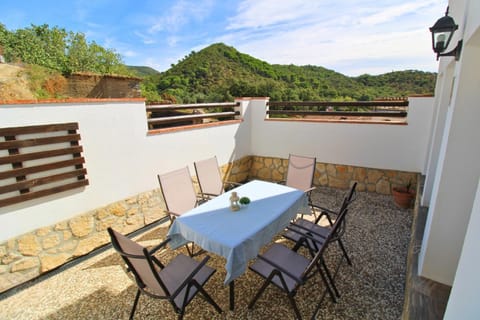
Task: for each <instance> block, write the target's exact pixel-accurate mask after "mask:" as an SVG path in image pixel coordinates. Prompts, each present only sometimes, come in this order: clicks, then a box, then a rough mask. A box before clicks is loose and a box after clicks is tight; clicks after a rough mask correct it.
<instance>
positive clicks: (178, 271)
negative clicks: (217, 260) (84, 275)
mask: <svg viewBox="0 0 480 320" xmlns="http://www.w3.org/2000/svg"><path fill="white" fill-rule="evenodd" d="M108 233H109V235H110V238H111V240H112V245H113V248H114V249H115V250H116V251H117V252H118V253H119V254H120V255H121V257H122V259H123V260H124V262H125V264H126V265H127V271H128V272H132V274H133V276H134V278H135V282H136V284H137V295H136V296H135V300H134V302H133V307H132V311H131V312H130V319H133V315H134V314H135V309H136V308H137V304H138V300H139V298H140V295H141V294H142V293H144V294H145V295H147V296H149V297H153V298H157V299H164V300H168V302H170V304H171V305H172V306H173V309H174V310H175V312H176V313H178V319H182V318H183V315H184V313H185V308H186V306H187V305H188V304H189V303H190V301H192V300H193V298H195V296H196V295H197V294H198V293H200V294H201V296H202V298H204V300H206V301H207V302H208V303H210V304H211V305H212V306H213V307H214V308H215V310H217V312H219V313H221V312H222V309H220V307H219V306H218V305H217V304H216V303H215V301H214V300H213V299H212V297H211V296H210V295H209V294H208V293H207V292H206V291H205V289H203V286H204V285H205V283H206V282H207V281H208V280H209V279H210V277H211V276H212V275H213V274H214V273H215V271H216V270H215V269H213V268H211V267H209V266H207V265H206V263H207V261H208V259H210V257H209V256H206V257H204V258H203V260H202V261H201V262H199V261H196V260H194V259H192V258H190V257H187V256H185V255H183V254H178V255H177V256H175V257H174V258H173V259H172V260H171V261H170V262H169V263H168V264H166V265H165V264H163V263H162V262H161V261H160V258H159V257H156V256H154V253H155V252H157V251H158V250H160V249H163V248H165V246H166V245H167V243H168V242H169V240H170V239H167V240H165V241H163V242H162V243H161V244H159V245H158V246H156V247H154V248H152V249H151V250H147V249H146V248H144V247H142V246H141V245H139V244H138V243H136V242H134V241H132V240H131V239H129V238H127V237H125V236H124V235H122V234H121V233H118V232H117V231H115V230H113V229H112V228H108ZM159 317H161V315H159Z"/></svg>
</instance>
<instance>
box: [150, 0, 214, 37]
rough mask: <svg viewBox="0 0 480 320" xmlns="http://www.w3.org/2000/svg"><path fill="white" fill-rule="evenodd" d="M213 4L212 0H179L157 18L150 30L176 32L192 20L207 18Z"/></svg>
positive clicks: (153, 31)
mask: <svg viewBox="0 0 480 320" xmlns="http://www.w3.org/2000/svg"><path fill="white" fill-rule="evenodd" d="M212 5H213V2H212V0H203V1H187V0H180V1H177V2H175V3H174V5H173V6H172V7H171V8H169V9H168V10H166V12H165V13H164V14H163V15H162V16H161V17H159V18H157V20H158V22H156V23H154V24H153V25H152V26H151V27H150V29H149V32H150V33H158V32H162V31H166V32H176V31H178V30H180V29H181V28H182V27H183V26H184V25H186V24H187V23H188V22H189V21H190V20H197V21H201V20H203V19H205V18H206V17H207V16H208V13H209V11H210V10H211V8H212Z"/></svg>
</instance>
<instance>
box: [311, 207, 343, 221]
mask: <svg viewBox="0 0 480 320" xmlns="http://www.w3.org/2000/svg"><path fill="white" fill-rule="evenodd" d="M312 207H313V208H314V209H317V210H318V211H320V215H319V216H318V217H317V218H316V219H315V224H318V222H319V221H320V219H322V217H323V216H326V217H327V220H328V222H329V223H330V226H333V221H332V218H331V217H330V215H335V216H337V215H338V214H337V213H336V212H335V211H333V210H330V209H327V208H324V207H321V206H317V205H312Z"/></svg>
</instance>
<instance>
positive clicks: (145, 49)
mask: <svg viewBox="0 0 480 320" xmlns="http://www.w3.org/2000/svg"><path fill="white" fill-rule="evenodd" d="M447 4H448V1H447V0H375V1H372V0H177V1H172V0H138V1H129V0H69V1H66V0H63V1H51V0H46V1H21V0H16V1H11V0H2V2H1V4H0V23H2V24H3V25H5V27H6V28H7V29H8V30H10V31H13V30H16V29H20V28H26V27H29V26H30V25H31V24H34V25H42V24H48V25H49V26H50V27H54V26H57V27H60V28H64V29H66V30H67V31H73V32H81V33H84V34H85V35H86V37H87V40H88V41H89V42H92V41H95V42H96V43H98V44H99V45H101V46H103V47H105V48H109V49H114V50H115V51H116V52H117V53H119V54H120V55H121V57H122V59H123V61H124V62H125V63H126V64H128V65H139V66H150V67H152V68H155V69H157V70H158V71H165V70H167V69H168V68H170V66H171V64H175V63H177V62H178V60H179V59H182V58H183V57H185V56H186V55H188V54H189V53H190V52H191V51H199V50H201V49H202V48H204V47H206V46H208V45H210V44H213V43H217V42H223V43H225V44H227V45H229V46H233V47H235V48H236V49H237V50H239V51H240V52H242V53H246V54H249V55H251V56H253V57H255V58H258V59H261V60H264V61H266V62H268V63H272V64H274V63H275V64H295V65H317V66H322V67H325V68H328V69H332V70H335V71H337V72H340V73H343V74H345V75H349V76H356V75H360V74H364V73H368V74H381V73H386V72H391V71H399V70H411V69H415V70H423V71H437V67H438V62H437V61H436V60H435V55H434V53H433V51H432V48H431V40H430V37H431V36H430V32H429V30H428V28H429V27H431V26H432V25H433V24H434V23H435V21H436V20H437V19H438V18H440V17H441V16H442V15H443V14H444V12H445V9H446V7H447Z"/></svg>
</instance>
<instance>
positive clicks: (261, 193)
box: [168, 180, 311, 310]
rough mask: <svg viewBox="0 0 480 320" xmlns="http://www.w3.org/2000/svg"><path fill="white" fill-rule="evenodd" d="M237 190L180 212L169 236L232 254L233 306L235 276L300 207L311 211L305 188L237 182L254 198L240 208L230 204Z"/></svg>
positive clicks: (229, 275)
mask: <svg viewBox="0 0 480 320" xmlns="http://www.w3.org/2000/svg"><path fill="white" fill-rule="evenodd" d="M231 191H233V190H230V191H229V192H226V193H223V194H222V195H220V196H218V197H216V198H214V199H212V200H210V201H208V202H205V203H203V204H201V205H200V206H198V207H196V208H194V209H192V210H190V211H189V212H187V213H185V214H182V215H181V216H179V217H177V218H176V219H175V221H174V222H173V224H172V226H171V227H170V230H169V232H168V236H169V237H170V238H171V239H172V240H171V241H170V246H171V247H172V248H173V249H176V248H178V247H180V246H182V245H185V244H187V243H188V242H190V241H192V242H194V243H195V244H196V245H198V246H200V247H202V248H203V249H204V250H206V251H209V252H212V253H215V254H218V255H220V256H223V257H225V258H226V260H227V263H226V265H225V269H226V270H227V276H226V278H225V284H230V309H232V310H233V305H234V287H233V280H234V279H235V278H237V277H239V276H240V275H242V274H243V273H244V272H245V270H246V269H247V264H248V261H249V260H250V259H253V258H255V257H256V256H257V254H258V253H259V251H260V249H261V248H262V247H263V246H264V245H265V244H267V243H269V242H270V241H271V240H272V238H273V237H274V236H275V235H276V234H277V233H278V232H280V231H282V230H283V229H284V228H285V227H286V226H287V225H288V223H289V222H290V221H291V220H292V219H293V218H294V217H295V216H296V215H297V213H302V214H310V213H311V212H310V208H309V206H308V199H307V196H306V194H305V193H304V192H303V191H301V190H298V189H294V188H291V187H287V186H284V185H280V184H277V183H271V182H266V181H259V180H254V181H250V182H248V183H246V184H244V185H242V186H240V187H238V188H235V189H234V191H236V192H237V194H238V196H239V197H244V196H245V197H248V198H250V200H251V202H250V204H249V205H248V206H245V207H242V208H241V209H240V210H239V211H231V210H230V200H229V198H230V193H231Z"/></svg>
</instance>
